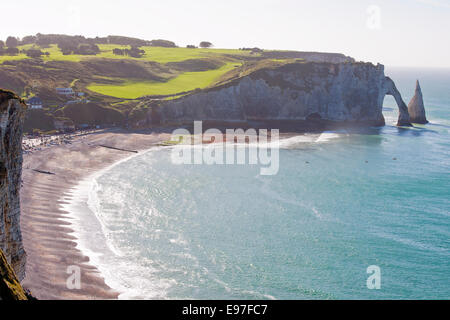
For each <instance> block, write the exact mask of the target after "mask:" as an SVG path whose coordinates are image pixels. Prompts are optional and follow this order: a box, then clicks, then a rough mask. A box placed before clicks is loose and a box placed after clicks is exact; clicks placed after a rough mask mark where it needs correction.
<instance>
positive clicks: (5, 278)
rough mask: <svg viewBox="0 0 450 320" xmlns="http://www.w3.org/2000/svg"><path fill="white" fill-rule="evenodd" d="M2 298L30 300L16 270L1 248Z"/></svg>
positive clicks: (0, 276) (0, 289)
mask: <svg viewBox="0 0 450 320" xmlns="http://www.w3.org/2000/svg"><path fill="white" fill-rule="evenodd" d="M0 300H28V296H27V293H26V292H25V290H24V289H23V288H22V285H21V284H20V283H19V280H18V279H17V277H16V274H15V272H14V270H13V269H12V268H11V266H10V265H9V263H8V261H7V260H6V257H5V255H4V254H3V251H2V250H1V249H0Z"/></svg>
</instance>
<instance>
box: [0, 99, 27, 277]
mask: <svg viewBox="0 0 450 320" xmlns="http://www.w3.org/2000/svg"><path fill="white" fill-rule="evenodd" d="M25 109H26V106H25V104H24V103H23V101H22V100H21V99H20V98H19V97H18V96H16V95H15V94H13V93H12V92H9V91H4V90H0V249H1V250H3V252H4V253H5V257H6V259H7V261H8V262H9V263H10V265H11V266H12V268H13V269H14V271H15V273H16V275H17V277H18V278H19V280H22V279H23V278H24V276H25V260H26V256H25V251H24V248H23V245H22V234H21V232H20V223H19V222H20V201H19V190H20V184H21V175H22V123H23V118H24V114H25Z"/></svg>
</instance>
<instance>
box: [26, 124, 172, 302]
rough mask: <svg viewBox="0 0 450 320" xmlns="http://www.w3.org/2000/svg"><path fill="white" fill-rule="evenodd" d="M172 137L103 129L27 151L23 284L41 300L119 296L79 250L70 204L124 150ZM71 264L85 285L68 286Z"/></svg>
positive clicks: (143, 147)
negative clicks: (82, 185) (83, 184)
mask: <svg viewBox="0 0 450 320" xmlns="http://www.w3.org/2000/svg"><path fill="white" fill-rule="evenodd" d="M169 136H170V135H169V134H167V133H136V132H127V131H122V130H114V131H103V132H95V133H91V134H87V135H83V136H79V137H75V138H74V139H73V140H72V142H71V143H70V144H63V145H57V146H50V147H47V148H42V149H41V150H37V151H34V152H33V153H30V154H24V156H23V160H24V161H23V173H22V181H23V182H22V189H21V212H22V213H21V228H22V237H23V243H24V247H25V251H26V253H27V264H26V276H25V279H24V280H23V282H22V283H23V285H24V287H26V288H27V289H30V290H31V292H32V293H33V295H34V296H36V297H37V298H38V299H117V298H118V296H119V293H118V292H116V291H114V290H113V289H112V288H111V287H109V286H108V285H107V284H106V282H105V279H104V277H103V275H102V273H101V272H100V270H98V268H97V267H95V265H94V264H93V263H92V261H91V259H90V258H89V257H88V255H86V252H84V251H82V250H80V245H79V239H78V237H77V235H76V230H74V229H76V227H74V217H73V215H72V212H68V211H67V206H68V205H70V203H71V202H72V201H74V200H76V199H73V197H72V196H73V192H74V190H76V188H77V186H78V185H79V184H80V183H81V182H82V181H84V180H86V179H88V178H90V177H92V176H94V175H95V174H98V173H99V172H102V171H103V170H107V169H108V168H109V167H111V166H113V165H115V164H116V163H118V162H120V161H123V160H125V159H128V158H129V157H130V153H129V152H127V151H126V149H133V150H137V151H139V153H137V154H141V152H142V151H144V150H148V149H150V148H152V147H154V146H156V145H158V144H159V143H161V142H163V141H165V140H167V139H168V137H169ZM102 144H103V145H109V146H112V147H114V148H115V149H114V148H105V147H102V146H101V145H102ZM119 149H124V150H119ZM36 169H38V170H39V171H40V172H39V171H36ZM43 172H52V173H54V174H52V175H49V174H44V173H43ZM69 266H78V267H79V268H80V271H81V289H72V290H70V289H68V288H67V285H66V281H67V279H68V278H69V276H70V275H71V273H67V268H68V267H69Z"/></svg>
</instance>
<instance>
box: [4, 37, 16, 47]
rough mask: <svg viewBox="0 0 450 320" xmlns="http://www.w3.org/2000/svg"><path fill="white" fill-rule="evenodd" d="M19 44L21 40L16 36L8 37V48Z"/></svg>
mask: <svg viewBox="0 0 450 320" xmlns="http://www.w3.org/2000/svg"><path fill="white" fill-rule="evenodd" d="M18 45H19V40H17V38H14V37H11V36H10V37H8V39H6V46H7V47H8V48H15V47H17V46H18Z"/></svg>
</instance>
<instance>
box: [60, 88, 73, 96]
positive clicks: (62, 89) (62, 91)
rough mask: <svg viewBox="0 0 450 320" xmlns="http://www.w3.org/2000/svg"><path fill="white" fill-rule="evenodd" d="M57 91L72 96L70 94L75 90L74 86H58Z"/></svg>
mask: <svg viewBox="0 0 450 320" xmlns="http://www.w3.org/2000/svg"><path fill="white" fill-rule="evenodd" d="M56 93H57V94H61V95H65V96H70V95H74V94H75V91H73V89H72V88H56Z"/></svg>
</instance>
